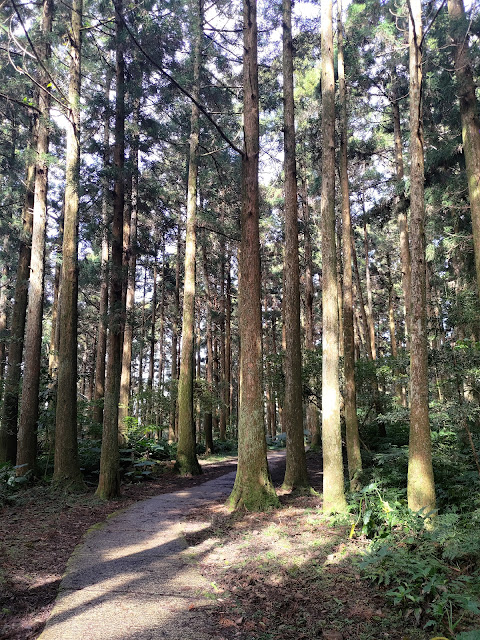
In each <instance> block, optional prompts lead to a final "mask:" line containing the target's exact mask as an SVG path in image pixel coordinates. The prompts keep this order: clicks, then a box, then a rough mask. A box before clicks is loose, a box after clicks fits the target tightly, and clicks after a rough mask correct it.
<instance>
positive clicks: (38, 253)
mask: <svg viewBox="0 0 480 640" xmlns="http://www.w3.org/2000/svg"><path fill="white" fill-rule="evenodd" d="M52 22H53V2H52V0H44V2H43V17H42V36H43V39H44V41H43V43H42V45H41V47H40V51H41V55H42V60H43V61H44V64H45V65H48V64H49V61H50V58H51V46H50V41H49V39H50V34H51V31H52ZM48 83H49V76H48V74H47V73H46V71H45V70H43V69H42V71H41V73H40V78H39V84H40V89H39V100H38V107H39V111H40V116H39V123H38V134H37V161H36V170H35V196H34V205H33V229H32V249H31V259H30V282H29V286H28V308H27V323H26V332H25V354H24V371H23V387H22V400H21V408H20V421H19V427H18V450H17V465H19V466H20V468H19V469H18V470H17V473H18V474H19V475H24V474H25V473H27V472H28V471H30V470H31V469H33V468H34V466H35V462H36V454H37V420H38V392H39V388H40V368H41V352H42V319H43V276H44V257H45V228H46V223H47V189H48V163H47V154H48V145H49V133H50V127H49V118H50V92H49V90H48V89H47V85H48Z"/></svg>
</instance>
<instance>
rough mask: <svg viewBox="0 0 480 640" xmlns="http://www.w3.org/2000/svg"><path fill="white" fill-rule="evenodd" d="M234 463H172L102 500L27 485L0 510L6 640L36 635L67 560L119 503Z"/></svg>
mask: <svg viewBox="0 0 480 640" xmlns="http://www.w3.org/2000/svg"><path fill="white" fill-rule="evenodd" d="M233 468H234V467H232V465H231V464H230V465H229V464H228V460H227V461H225V462H219V463H207V464H204V466H203V473H202V475H201V476H196V477H190V478H181V477H178V476H176V475H175V474H174V473H173V468H172V465H168V466H167V467H166V468H165V471H164V473H163V474H162V475H161V476H160V477H158V478H156V479H155V480H152V481H149V482H144V483H140V484H128V485H123V486H122V497H121V498H119V499H117V500H112V501H111V502H101V501H99V500H98V499H97V498H95V496H94V495H93V489H92V491H90V492H89V493H86V494H81V495H66V494H64V493H58V492H54V491H53V490H52V489H51V488H50V487H47V486H34V487H30V488H28V489H25V490H24V491H23V492H22V493H21V494H20V495H19V496H17V499H16V501H15V503H14V504H13V505H12V506H7V507H4V508H2V509H1V510H0V640H33V638H36V637H37V636H38V635H39V634H40V632H41V631H42V629H43V627H44V625H45V622H46V620H47V618H48V615H49V613H50V611H51V609H52V606H53V602H54V600H55V597H56V594H57V590H58V586H59V584H60V580H61V578H62V575H63V573H64V571H65V567H66V564H67V560H68V558H69V557H70V555H71V553H72V551H73V549H74V548H75V546H76V545H77V544H78V543H79V542H80V541H81V539H82V536H83V534H84V533H85V532H86V531H87V530H88V529H89V528H90V527H91V526H92V525H94V524H96V523H98V522H102V521H103V520H105V518H106V517H107V516H109V515H110V514H111V513H114V512H115V511H118V510H119V509H125V508H126V507H128V506H130V505H131V504H133V503H134V502H137V501H138V500H143V499H145V498H149V497H151V496H155V495H158V494H161V493H169V492H171V491H176V490H177V489H183V488H188V487H191V486H194V485H197V484H200V483H202V482H206V481H207V480H212V479H213V478H216V477H218V476H221V475H223V474H225V473H228V472H229V471H232V470H233Z"/></svg>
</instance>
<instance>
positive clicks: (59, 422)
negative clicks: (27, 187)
mask: <svg viewBox="0 0 480 640" xmlns="http://www.w3.org/2000/svg"><path fill="white" fill-rule="evenodd" d="M82 11H83V0H73V2H72V14H71V27H70V30H69V40H70V84H69V90H68V104H69V112H70V113H69V117H68V120H67V154H66V178H65V182H66V184H65V208H64V221H63V245H62V246H63V249H62V255H63V259H62V272H61V275H60V281H61V283H62V284H61V289H60V303H59V306H60V309H59V315H58V322H59V327H60V342H59V348H58V382H57V403H56V425H55V459H54V472H53V482H54V484H55V485H57V486H60V487H62V488H64V489H73V490H76V489H82V488H83V487H84V483H83V477H82V472H81V471H80V465H79V462H78V447H77V357H78V345H77V330H78V312H77V301H78V205H79V191H80V189H79V187H80V86H81V47H82V31H81V29H82Z"/></svg>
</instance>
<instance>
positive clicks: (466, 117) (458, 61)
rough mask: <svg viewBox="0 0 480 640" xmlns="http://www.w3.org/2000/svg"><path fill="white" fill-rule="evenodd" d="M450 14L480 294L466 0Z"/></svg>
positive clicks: (477, 173)
mask: <svg viewBox="0 0 480 640" xmlns="http://www.w3.org/2000/svg"><path fill="white" fill-rule="evenodd" d="M448 15H449V18H450V36H451V39H452V42H453V50H454V60H455V75H456V78H457V87H458V96H459V101H460V118H461V121H462V140H463V151H464V154H465V166H466V170H467V180H468V193H469V196H470V211H471V215H472V228H473V245H474V249H475V270H476V273H477V287H478V293H479V295H480V116H479V112H478V103H477V98H476V95H475V84H474V81H473V73H472V63H471V60H470V51H469V48H468V35H467V29H468V21H467V20H466V17H465V9H464V6H463V0H448Z"/></svg>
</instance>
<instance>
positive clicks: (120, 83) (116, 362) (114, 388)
mask: <svg viewBox="0 0 480 640" xmlns="http://www.w3.org/2000/svg"><path fill="white" fill-rule="evenodd" d="M115 40H116V42H115V58H116V59H115V63H116V64H115V78H116V94H115V147H114V153H113V162H114V168H115V184H114V192H113V222H112V258H111V267H110V286H109V312H108V343H107V354H108V359H107V371H106V383H105V403H104V411H103V434H102V451H101V456H100V476H99V481H98V487H97V492H96V493H97V495H98V496H99V497H100V498H103V499H107V500H109V499H111V498H114V497H116V496H118V495H119V493H120V468H119V453H118V404H119V399H120V376H121V345H122V325H123V322H122V321H123V315H124V314H123V308H122V267H123V259H122V255H123V208H124V203H125V184H124V180H125V176H124V164H125V60H124V46H125V45H124V25H123V1H122V0H115Z"/></svg>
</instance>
